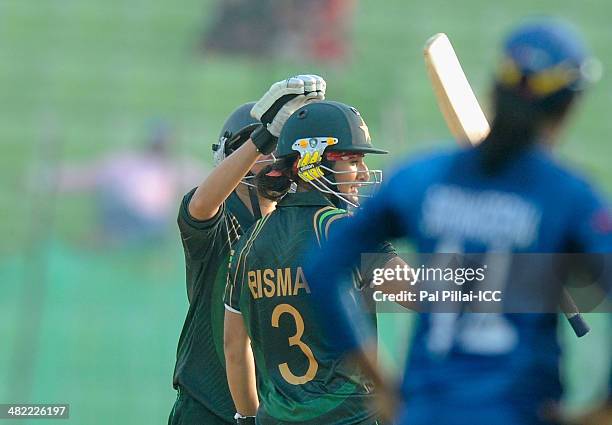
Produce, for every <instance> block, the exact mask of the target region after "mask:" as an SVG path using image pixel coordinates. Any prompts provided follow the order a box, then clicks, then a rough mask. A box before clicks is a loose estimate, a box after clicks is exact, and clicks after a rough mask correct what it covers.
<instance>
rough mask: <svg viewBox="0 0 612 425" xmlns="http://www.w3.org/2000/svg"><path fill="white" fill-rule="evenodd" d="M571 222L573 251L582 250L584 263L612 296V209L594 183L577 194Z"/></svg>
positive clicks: (571, 250) (570, 242) (569, 226)
mask: <svg viewBox="0 0 612 425" xmlns="http://www.w3.org/2000/svg"><path fill="white" fill-rule="evenodd" d="M574 205H575V211H574V215H573V217H572V221H571V222H570V223H569V224H568V230H569V236H568V241H569V242H568V244H569V247H570V252H578V253H583V254H582V255H583V258H582V261H581V262H582V263H584V264H583V266H584V267H585V268H586V271H588V272H590V273H591V275H592V277H593V278H594V280H596V281H597V282H598V283H599V285H600V286H601V287H603V289H604V290H605V291H606V292H607V294H608V298H609V299H610V298H612V209H611V208H610V205H609V203H607V202H606V201H605V200H604V199H603V198H602V197H601V196H599V195H598V194H597V193H596V192H595V191H594V190H593V189H592V188H591V187H589V186H588V185H584V186H583V187H582V188H581V190H579V191H578V194H577V195H576V197H575V202H574Z"/></svg>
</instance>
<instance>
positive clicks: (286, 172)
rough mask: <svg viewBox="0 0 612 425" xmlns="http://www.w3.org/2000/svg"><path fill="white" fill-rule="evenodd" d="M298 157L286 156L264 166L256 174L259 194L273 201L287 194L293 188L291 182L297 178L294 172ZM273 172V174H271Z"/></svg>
mask: <svg viewBox="0 0 612 425" xmlns="http://www.w3.org/2000/svg"><path fill="white" fill-rule="evenodd" d="M296 159H297V156H296V155H290V156H286V157H284V158H280V159H278V160H277V161H276V162H275V163H273V164H270V165H266V166H265V167H264V168H262V169H261V170H260V171H259V173H257V175H256V176H255V185H256V186H257V193H258V194H259V196H261V197H262V198H266V199H269V200H271V201H278V200H279V199H281V198H282V197H283V196H285V195H286V194H287V192H288V191H289V189H290V188H291V183H292V182H294V181H295V179H296V178H297V176H295V175H294V172H293V164H294V162H295V160H296ZM271 173H272V174H273V175H270V174H271Z"/></svg>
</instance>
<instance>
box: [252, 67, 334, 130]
mask: <svg viewBox="0 0 612 425" xmlns="http://www.w3.org/2000/svg"><path fill="white" fill-rule="evenodd" d="M325 89H326V83H325V80H324V79H323V78H321V77H319V76H318V75H296V76H295V77H291V78H287V79H286V80H284V81H279V82H276V83H274V84H272V86H271V87H270V89H269V90H268V91H267V92H266V94H264V95H263V97H262V98H261V99H259V101H258V102H257V103H256V104H255V105H254V106H253V109H251V116H252V117H253V118H255V119H257V120H259V121H261V122H262V123H263V124H264V126H265V127H266V128H267V129H268V131H269V132H270V134H272V135H273V136H274V137H278V136H279V135H280V132H281V130H282V128H283V125H284V124H285V121H287V119H288V118H289V117H290V116H291V114H293V113H294V112H295V111H296V110H298V109H299V108H301V107H302V106H303V105H304V104H305V103H306V102H308V101H311V100H323V99H325Z"/></svg>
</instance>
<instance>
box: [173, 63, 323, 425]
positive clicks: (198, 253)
mask: <svg viewBox="0 0 612 425" xmlns="http://www.w3.org/2000/svg"><path fill="white" fill-rule="evenodd" d="M324 94H325V81H324V80H323V79H322V78H321V77H318V76H315V75H299V76H296V77H292V78H288V79H287V80H284V81H280V82H278V83H275V84H274V85H272V87H271V88H270V90H269V91H268V92H267V93H266V94H265V95H264V96H263V97H262V98H261V99H260V100H259V101H258V102H257V103H247V104H244V105H242V106H240V107H239V108H238V109H236V110H235V111H234V112H233V113H232V114H231V115H230V117H229V118H228V119H227V121H226V123H225V125H224V126H223V129H222V131H221V135H220V138H219V143H218V144H215V145H213V150H214V157H215V162H216V163H217V166H216V167H215V168H214V169H213V171H212V172H211V173H210V174H209V175H208V177H206V179H205V180H204V181H203V182H202V183H201V184H200V186H198V187H197V188H195V189H193V190H192V191H190V192H189V193H188V194H187V195H185V197H184V199H183V201H182V203H181V206H180V211H179V216H178V225H179V229H180V233H181V239H182V242H183V248H184V251H185V265H186V278H187V297H188V299H189V310H188V312H187V317H186V319H185V323H184V325H183V330H182V332H181V336H180V339H179V343H178V349H177V359H176V366H175V369H174V378H173V385H174V387H175V388H176V389H177V391H178V396H177V400H176V402H175V404H174V407H173V409H172V412H171V414H170V418H169V420H168V423H169V424H172V425H191V424H193V425H195V424H197V425H203V424H206V425H222V424H232V423H234V419H233V418H234V413H235V411H236V409H235V408H234V404H233V402H232V399H231V395H230V392H229V389H228V386H227V378H226V376H225V367H224V356H223V315H224V313H223V290H224V288H225V282H226V280H227V266H228V263H229V254H230V250H231V249H232V247H233V246H234V245H235V243H236V242H237V240H238V238H239V236H240V235H241V234H242V233H243V231H246V230H247V229H248V228H249V227H250V226H251V224H252V223H253V222H254V221H255V220H256V219H257V218H259V217H260V216H261V214H267V213H269V212H270V211H272V210H273V209H274V202H273V201H271V200H268V199H264V198H261V197H258V196H257V193H256V192H255V191H254V190H253V184H252V181H253V180H252V179H248V178H246V179H245V176H246V175H247V174H248V173H251V175H253V176H254V173H257V171H258V170H259V169H260V168H261V167H262V166H263V164H262V159H265V158H266V157H265V156H264V155H269V154H270V153H271V152H272V151H273V150H274V149H275V147H276V142H277V137H278V135H279V133H280V130H281V128H282V126H283V124H284V122H285V121H286V120H287V118H288V117H289V116H290V115H291V114H292V112H293V111H295V110H296V109H298V108H299V107H300V106H302V105H304V104H305V103H306V102H308V101H311V100H321V99H323V98H324ZM268 162H270V161H268Z"/></svg>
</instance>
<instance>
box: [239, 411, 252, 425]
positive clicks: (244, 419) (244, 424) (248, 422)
mask: <svg viewBox="0 0 612 425" xmlns="http://www.w3.org/2000/svg"><path fill="white" fill-rule="evenodd" d="M234 419H236V423H237V424H238V425H255V416H242V415H241V414H240V413H236V414H235V415H234Z"/></svg>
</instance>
